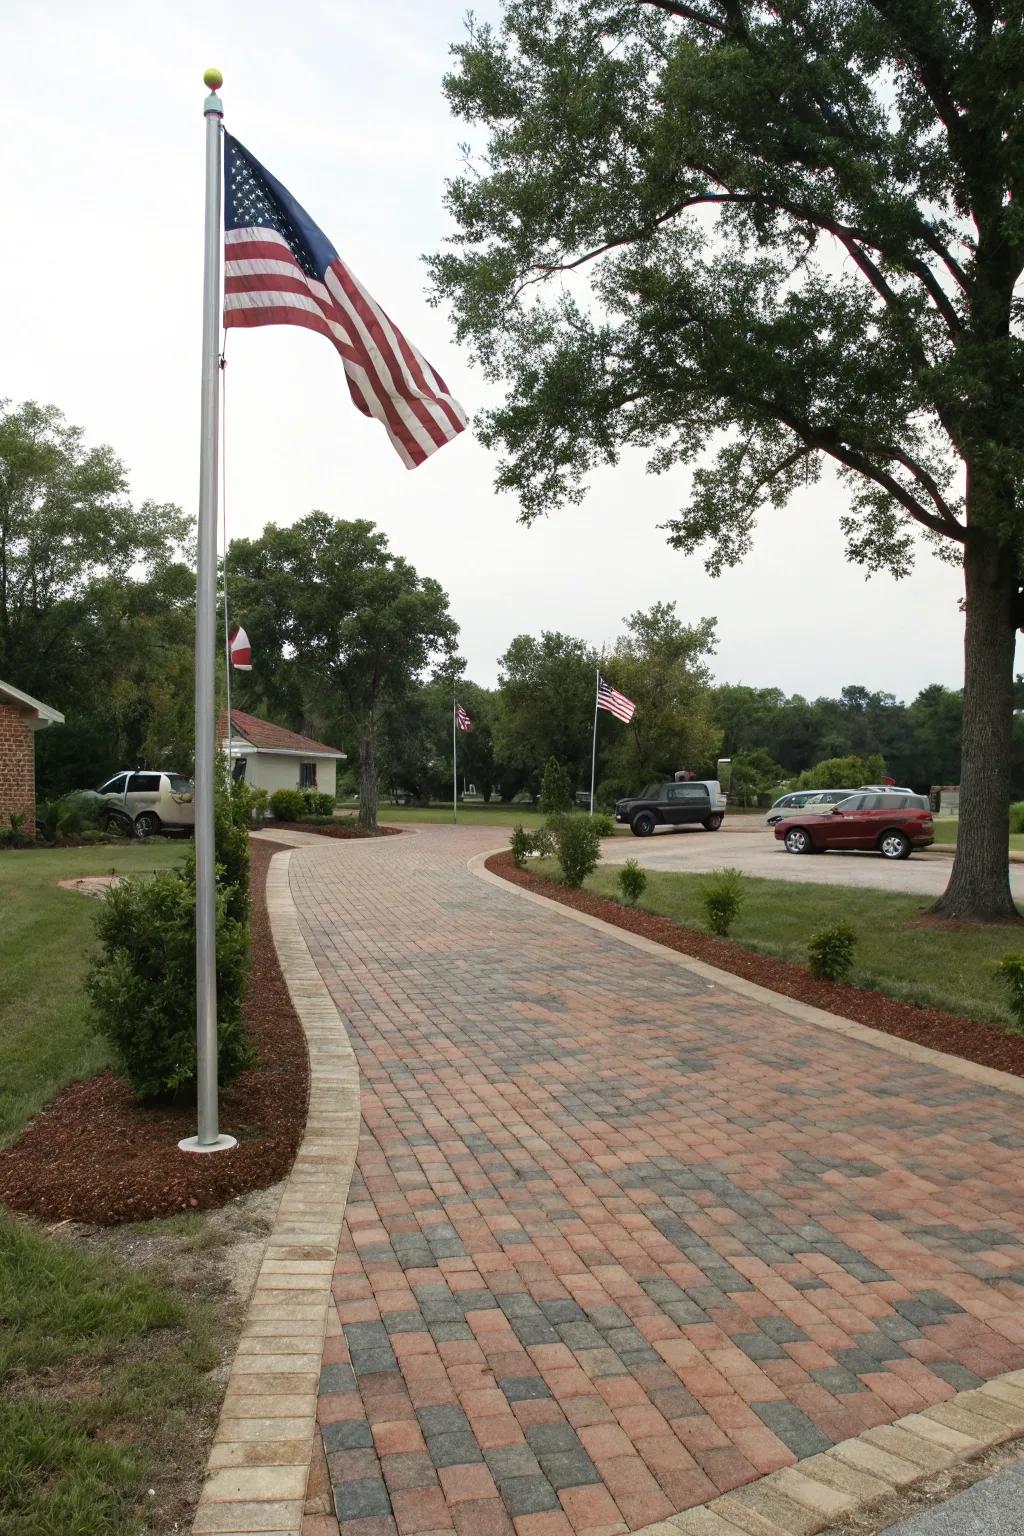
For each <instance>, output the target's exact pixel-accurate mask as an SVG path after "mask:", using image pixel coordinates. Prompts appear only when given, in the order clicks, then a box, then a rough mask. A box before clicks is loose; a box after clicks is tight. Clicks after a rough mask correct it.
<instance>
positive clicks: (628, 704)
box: [597, 677, 636, 725]
mask: <svg viewBox="0 0 1024 1536" xmlns="http://www.w3.org/2000/svg"><path fill="white" fill-rule="evenodd" d="M597 707H598V709H606V710H607V711H608V713H609V714H610V715H614V716H615V718H616V720H622V721H623V722H624V723H625V724H626V725H628V724H629V722H630V721H631V720H632V718H633V716H634V715H635V714H636V705H635V704H634V703H633V700H632V699H627V698H626V695H625V694H624V693H620V692H619V691H618V689H617V688H613V687H612V685H611V683H606V682H605V680H604V678H603V677H599V678H598V680H597Z"/></svg>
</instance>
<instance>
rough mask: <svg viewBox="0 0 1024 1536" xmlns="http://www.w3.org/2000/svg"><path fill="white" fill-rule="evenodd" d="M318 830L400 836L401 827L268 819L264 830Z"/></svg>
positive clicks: (342, 834)
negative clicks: (325, 824) (318, 824)
mask: <svg viewBox="0 0 1024 1536" xmlns="http://www.w3.org/2000/svg"><path fill="white" fill-rule="evenodd" d="M278 829H280V830H281V831H284V832H318V833H319V834H320V836H321V837H400V836H401V834H402V828H401V827H357V826H356V825H355V823H354V822H345V821H336V822H334V823H333V825H331V826H322V827H320V826H317V824H316V822H310V821H268V822H267V824H266V831H268V832H273V831H275V830H278Z"/></svg>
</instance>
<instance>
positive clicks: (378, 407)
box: [224, 225, 467, 469]
mask: <svg viewBox="0 0 1024 1536" xmlns="http://www.w3.org/2000/svg"><path fill="white" fill-rule="evenodd" d="M224 240H225V252H224V256H225V260H224V325H225V327H227V326H255V325H302V326H306V327H307V329H309V330H312V331H319V332H320V334H321V335H322V336H326V337H327V338H328V340H329V341H332V342H333V343H334V345H335V347H336V348H337V350H338V352H339V353H340V354H341V360H342V363H343V364H344V367H345V375H346V377H347V379H348V387H349V393H350V394H351V396H352V399H353V402H354V403H355V404H356V405H357V406H358V407H359V409H360V410H361V411H362V412H363V414H364V415H365V416H373V417H376V419H377V420H378V421H379V422H381V424H382V425H383V427H384V429H385V431H386V432H387V434H388V436H389V437H390V439H391V441H392V443H393V444H394V446H395V449H396V451H397V453H398V454H399V457H400V458H401V459H402V462H403V463H404V464H405V465H406V467H407V468H409V469H414V468H415V467H416V465H417V464H422V463H423V461H424V459H428V458H429V457H430V455H431V454H432V453H434V452H436V450H437V449H438V448H441V447H443V446H444V444H445V443H450V442H451V440H452V439H453V438H454V437H457V436H458V434H459V433H460V432H462V431H464V430H465V428H466V424H467V423H466V414H465V412H464V411H463V409H462V407H461V405H459V403H458V401H457V400H455V399H454V398H453V397H452V395H451V394H450V393H449V391H448V386H447V385H446V384H445V382H444V380H443V379H442V378H441V376H440V374H438V373H435V372H434V370H433V369H432V368H431V366H430V364H429V363H428V362H427V360H426V358H425V357H424V356H423V354H422V353H421V352H419V351H417V349H416V348H415V347H414V346H413V345H412V343H411V342H410V341H409V340H408V339H407V338H406V337H405V336H403V334H402V332H401V331H400V330H399V329H398V327H397V326H396V325H395V324H394V323H393V322H392V321H391V320H389V319H388V317H387V315H386V314H385V313H384V311H383V310H382V309H381V308H380V306H379V305H378V304H377V303H376V302H375V301H374V300H373V298H371V296H370V294H368V293H367V291H366V289H365V288H364V287H363V286H362V284H361V283H360V282H359V280H358V279H357V278H356V277H355V276H354V275H353V273H352V272H350V271H349V269H348V267H347V266H346V265H345V263H344V262H343V261H342V260H341V258H340V257H338V258H337V259H336V260H334V261H332V262H331V264H330V266H329V267H328V269H327V272H326V273H325V281H324V282H320V281H318V280H317V279H316V278H311V277H307V276H306V274H305V272H303V270H302V268H301V267H300V266H299V263H298V262H297V261H296V260H295V257H294V256H293V255H292V253H291V250H290V248H289V246H288V243H287V241H286V240H285V239H284V237H283V236H282V235H279V234H278V232H277V230H275V229H268V228H264V227H262V226H259V225H254V226H252V227H250V228H248V229H229V230H227V231H226V233H225V236H224Z"/></svg>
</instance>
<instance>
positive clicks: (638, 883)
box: [619, 859, 647, 907]
mask: <svg viewBox="0 0 1024 1536" xmlns="http://www.w3.org/2000/svg"><path fill="white" fill-rule="evenodd" d="M646 889H647V876H646V875H645V874H644V872H643V870H642V869H641V868H640V865H639V864H638V863H637V861H636V859H627V860H626V862H625V864H623V866H622V868H621V869H620V870H619V893H620V894H621V896H622V899H623V901H627V902H628V903H629V905H630V906H631V907H632V906H635V905H636V903H637V902H638V901H639V900H640V897H641V896H642V895H643V893H644V891H646Z"/></svg>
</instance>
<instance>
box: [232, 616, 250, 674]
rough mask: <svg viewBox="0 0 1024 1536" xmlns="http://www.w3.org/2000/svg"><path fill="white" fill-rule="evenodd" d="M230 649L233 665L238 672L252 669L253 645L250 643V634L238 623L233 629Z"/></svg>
mask: <svg viewBox="0 0 1024 1536" xmlns="http://www.w3.org/2000/svg"><path fill="white" fill-rule="evenodd" d="M228 651H229V653H230V656H231V665H232V666H233V667H234V669H235V671H236V672H251V671H252V646H251V645H250V644H249V636H248V635H247V634H246V632H245V630H244V629H242V628H241V627H240V626H239V625H238V624H236V625H235V627H234V629H233V630H232V631H231V638H230V639H229V640H228Z"/></svg>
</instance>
